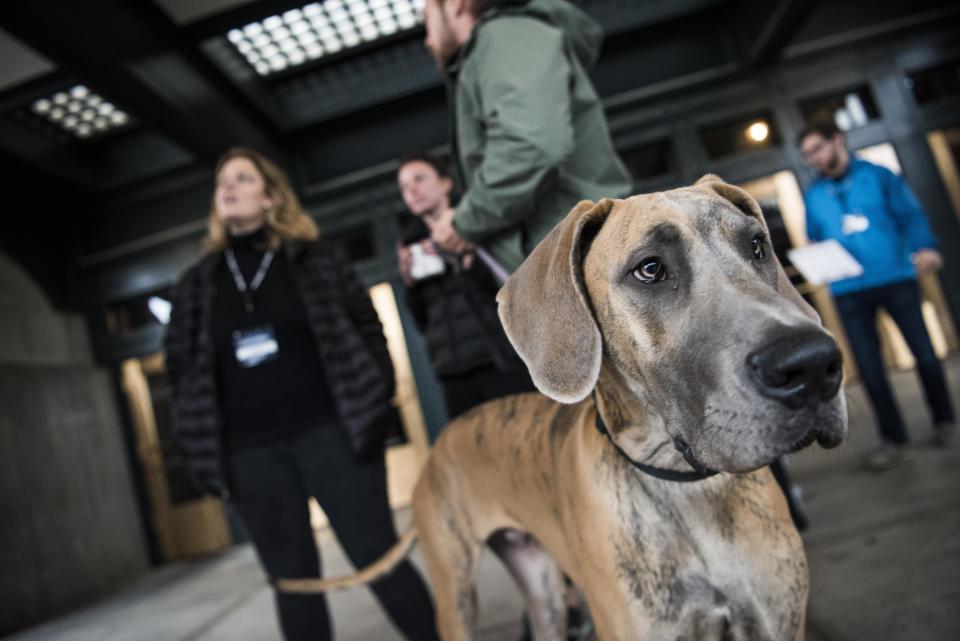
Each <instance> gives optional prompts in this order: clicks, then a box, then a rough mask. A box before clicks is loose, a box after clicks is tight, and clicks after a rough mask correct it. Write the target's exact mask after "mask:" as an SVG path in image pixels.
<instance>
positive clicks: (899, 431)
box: [798, 123, 954, 470]
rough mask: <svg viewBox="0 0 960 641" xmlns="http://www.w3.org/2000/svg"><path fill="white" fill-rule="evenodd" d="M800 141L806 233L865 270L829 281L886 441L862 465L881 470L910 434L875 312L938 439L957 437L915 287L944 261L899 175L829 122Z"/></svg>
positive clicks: (900, 453) (897, 458) (900, 454)
mask: <svg viewBox="0 0 960 641" xmlns="http://www.w3.org/2000/svg"><path fill="white" fill-rule="evenodd" d="M798 140H799V144H800V148H801V150H802V151H803V155H804V157H805V158H806V160H807V162H808V163H809V164H810V165H811V166H813V167H814V168H815V169H816V170H817V171H818V172H819V173H820V176H819V177H818V178H817V180H816V181H815V182H814V183H813V184H812V185H811V186H810V188H809V189H808V190H807V193H806V195H805V203H806V208H807V236H809V238H810V240H811V241H814V242H815V241H821V240H828V239H834V240H836V241H837V242H839V243H840V244H841V245H843V247H844V248H845V249H846V250H847V251H848V252H850V254H851V255H852V256H853V257H854V258H856V259H857V261H859V262H860V264H861V265H862V266H863V274H861V275H860V276H857V277H854V278H848V279H845V280H840V281H837V282H835V283H833V284H832V285H831V286H830V291H831V293H832V294H833V296H834V300H835V302H836V305H837V310H838V312H839V313H840V317H841V319H842V320H843V324H844V327H845V329H846V333H847V339H848V341H849V342H850V348H851V350H852V351H853V356H854V359H855V360H856V362H857V369H858V370H859V371H860V377H861V378H862V380H863V383H864V386H865V387H866V390H867V394H868V396H869V398H870V402H871V403H872V405H873V410H874V412H875V414H876V419H877V424H878V427H879V429H880V434H881V436H882V438H883V444H882V445H881V446H880V447H879V448H878V449H877V450H876V451H874V452H872V453H871V454H870V455H869V456H868V457H867V459H866V464H867V466H868V467H869V468H871V469H874V470H883V469H886V468H889V467H891V466H893V465H896V464H897V463H899V462H901V461H903V460H904V458H905V453H904V446H905V445H906V444H907V441H908V440H909V437H908V435H907V430H906V427H905V425H904V422H903V418H902V416H901V415H900V410H899V408H898V407H897V405H896V402H895V401H894V398H893V394H892V393H891V391H890V386H889V383H888V381H887V377H886V373H885V372H884V368H883V362H882V358H881V354H880V341H879V338H878V335H877V327H876V315H877V311H878V309H879V308H881V307H882V308H884V309H885V310H886V311H887V312H888V313H889V314H890V316H891V317H892V318H893V320H894V321H895V322H896V323H897V326H898V327H899V328H900V332H901V333H902V334H903V337H904V339H905V340H906V342H907V345H909V347H910V351H912V352H913V355H914V357H915V358H916V360H917V371H918V372H919V374H920V379H921V381H922V383H923V389H924V392H925V394H926V398H927V403H928V405H929V407H930V410H931V412H932V414H933V423H934V431H935V440H936V443H937V444H938V445H940V446H946V445H947V444H948V443H949V441H950V438H951V436H952V435H953V432H954V429H953V428H954V412H953V407H952V406H951V403H950V397H949V395H948V393H947V383H946V378H945V376H944V373H943V367H942V366H941V364H940V361H939V359H938V358H937V355H936V354H935V353H934V351H933V346H932V345H931V343H930V337H929V335H928V334H927V330H926V327H925V326H924V322H923V316H922V314H921V311H920V290H919V287H918V285H917V274H918V273H919V274H926V273H932V272H936V271H937V270H939V269H940V267H941V266H942V264H943V258H942V257H941V255H940V253H939V252H938V251H937V241H936V239H935V238H934V237H933V234H932V233H931V232H930V227H929V225H928V224H927V219H926V216H925V215H924V213H923V209H922V207H921V206H920V203H919V202H918V201H917V198H916V197H915V196H914V195H913V192H911V191H910V188H909V187H908V186H907V184H906V183H905V182H904V181H903V179H902V178H900V177H899V176H897V175H896V174H894V173H893V172H891V171H890V170H888V169H886V168H884V167H880V166H878V165H874V164H872V163H869V162H867V161H865V160H861V159H859V158H856V157H853V156H851V155H850V153H849V152H848V151H847V148H846V144H845V140H844V136H843V134H842V133H841V132H840V131H839V130H838V129H837V128H836V127H835V126H834V125H833V124H832V123H817V124H812V125H810V126H808V127H807V128H806V129H804V130H803V132H802V133H801V134H800V136H799V139H798Z"/></svg>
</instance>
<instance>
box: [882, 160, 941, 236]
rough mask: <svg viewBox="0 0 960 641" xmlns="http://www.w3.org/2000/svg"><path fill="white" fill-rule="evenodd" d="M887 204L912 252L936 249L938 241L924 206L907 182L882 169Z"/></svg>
mask: <svg viewBox="0 0 960 641" xmlns="http://www.w3.org/2000/svg"><path fill="white" fill-rule="evenodd" d="M881 171H882V172H883V174H882V175H883V184H884V189H885V191H886V196H887V203H888V205H889V207H890V211H891V212H892V213H893V216H894V218H895V220H896V221H897V227H898V228H899V229H900V231H901V233H903V235H904V237H905V238H906V241H907V246H908V247H909V248H910V251H911V252H918V251H920V250H922V249H936V248H937V239H936V238H935V237H934V235H933V232H931V231H930V224H929V223H928V222H927V215H926V214H925V213H924V211H923V206H922V205H921V204H920V201H919V200H917V197H916V196H915V195H914V194H913V191H912V190H911V189H910V186H909V185H907V182H906V181H905V180H904V179H903V178H901V177H900V176H898V175H896V174H895V173H893V172H892V171H890V170H888V169H885V168H881Z"/></svg>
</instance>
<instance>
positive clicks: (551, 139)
mask: <svg viewBox="0 0 960 641" xmlns="http://www.w3.org/2000/svg"><path fill="white" fill-rule="evenodd" d="M482 29H483V30H484V32H483V33H482V34H480V36H479V38H478V42H477V44H476V46H477V47H478V50H477V51H475V52H474V54H473V55H475V56H477V57H478V60H479V61H482V63H483V65H484V66H483V68H482V69H481V70H480V73H481V74H482V75H481V80H480V92H479V101H480V104H481V108H482V110H483V120H484V126H485V128H486V141H485V146H484V149H483V161H482V162H481V164H480V167H479V169H478V171H477V174H476V175H475V176H472V177H470V178H469V179H468V187H467V190H466V193H464V195H463V198H462V199H461V201H460V203H459V205H458V206H457V209H456V214H455V215H454V222H453V225H454V227H455V228H456V230H457V232H459V234H460V235H461V236H463V237H464V238H466V239H468V240H472V241H481V240H482V239H483V238H485V237H487V236H490V235H492V234H494V233H496V232H498V231H500V230H503V229H507V228H510V227H513V226H516V225H517V224H518V223H519V222H520V221H521V220H522V219H523V218H524V217H525V216H527V215H528V214H529V213H530V212H531V211H532V210H533V209H534V203H535V202H536V198H537V195H538V193H540V192H541V191H543V190H544V189H546V188H548V186H549V183H550V181H551V180H554V179H555V173H556V169H557V167H558V166H559V165H560V164H561V163H562V162H563V161H564V159H565V158H567V156H568V155H569V154H570V153H572V151H573V148H574V142H573V140H574V134H573V125H572V122H571V105H570V84H571V82H572V80H571V76H572V71H571V68H570V62H569V61H568V60H567V56H566V54H565V51H564V44H563V37H562V34H560V33H559V32H558V31H557V30H555V29H553V28H551V27H548V26H547V25H544V24H542V23H539V22H537V21H535V20H533V19H517V18H509V19H508V18H502V19H499V20H494V21H493V22H491V23H489V24H487V25H485V26H484V27H482Z"/></svg>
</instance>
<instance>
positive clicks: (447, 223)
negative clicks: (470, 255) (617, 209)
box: [428, 209, 473, 254]
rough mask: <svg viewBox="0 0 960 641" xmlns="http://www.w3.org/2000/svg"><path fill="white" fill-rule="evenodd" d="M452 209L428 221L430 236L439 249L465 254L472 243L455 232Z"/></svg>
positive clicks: (471, 247) (471, 246)
mask: <svg viewBox="0 0 960 641" xmlns="http://www.w3.org/2000/svg"><path fill="white" fill-rule="evenodd" d="M453 213H454V210H453V209H449V210H447V211H445V212H443V213H442V214H441V215H440V216H438V217H437V218H436V219H435V220H432V221H430V223H429V225H428V226H429V227H430V237H431V238H432V239H433V242H435V243H436V244H437V245H439V246H440V248H441V249H445V250H446V251H448V252H453V253H454V254H465V253H466V252H468V251H470V250H471V249H473V243H471V242H470V241H468V240H466V239H465V238H463V237H462V236H461V235H460V234H459V233H457V230H456V228H455V227H454V226H453Z"/></svg>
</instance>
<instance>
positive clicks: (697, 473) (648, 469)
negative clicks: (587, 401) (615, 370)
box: [595, 409, 717, 483]
mask: <svg viewBox="0 0 960 641" xmlns="http://www.w3.org/2000/svg"><path fill="white" fill-rule="evenodd" d="M595 425H596V426H597V431H598V432H600V433H601V434H603V435H604V436H606V437H607V440H609V441H610V444H611V445H613V447H614V448H615V449H616V450H617V452H619V453H620V456H622V457H623V458H625V459H627V461H629V462H630V465H632V466H634V467H635V468H637V469H638V470H640V471H641V472H643V473H644V474H649V475H650V476H652V477H654V478H658V479H662V480H664V481H678V482H680V483H689V482H691V481H702V480H703V479H707V478H710V477H711V476H713V475H714V474H716V473H717V471H716V470H711V469H710V468H708V467H705V466H704V465H702V464H701V463H700V462H699V461H698V460H697V459H696V458H695V457H694V456H693V452H692V451H691V450H690V446H689V445H688V444H687V442H686V441H684V440H683V439H682V438H680V437H679V436H675V437H674V438H673V446H674V447H675V448H677V450H678V451H679V452H680V453H681V454H683V459H684V460H685V461H686V462H687V463H689V464H690V467H692V468H693V470H694V471H693V472H681V471H679V470H666V469H664V468H662V467H653V466H652V465H647V464H646V463H640V462H638V461H634V460H633V459H632V458H630V457H629V456H627V453H626V452H624V451H623V449H622V448H621V447H620V446H619V445H617V443H616V441H614V440H613V437H612V436H610V431H609V430H608V429H607V425H606V423H604V422H603V418H601V416H600V410H599V409H597V418H596V421H595Z"/></svg>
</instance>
